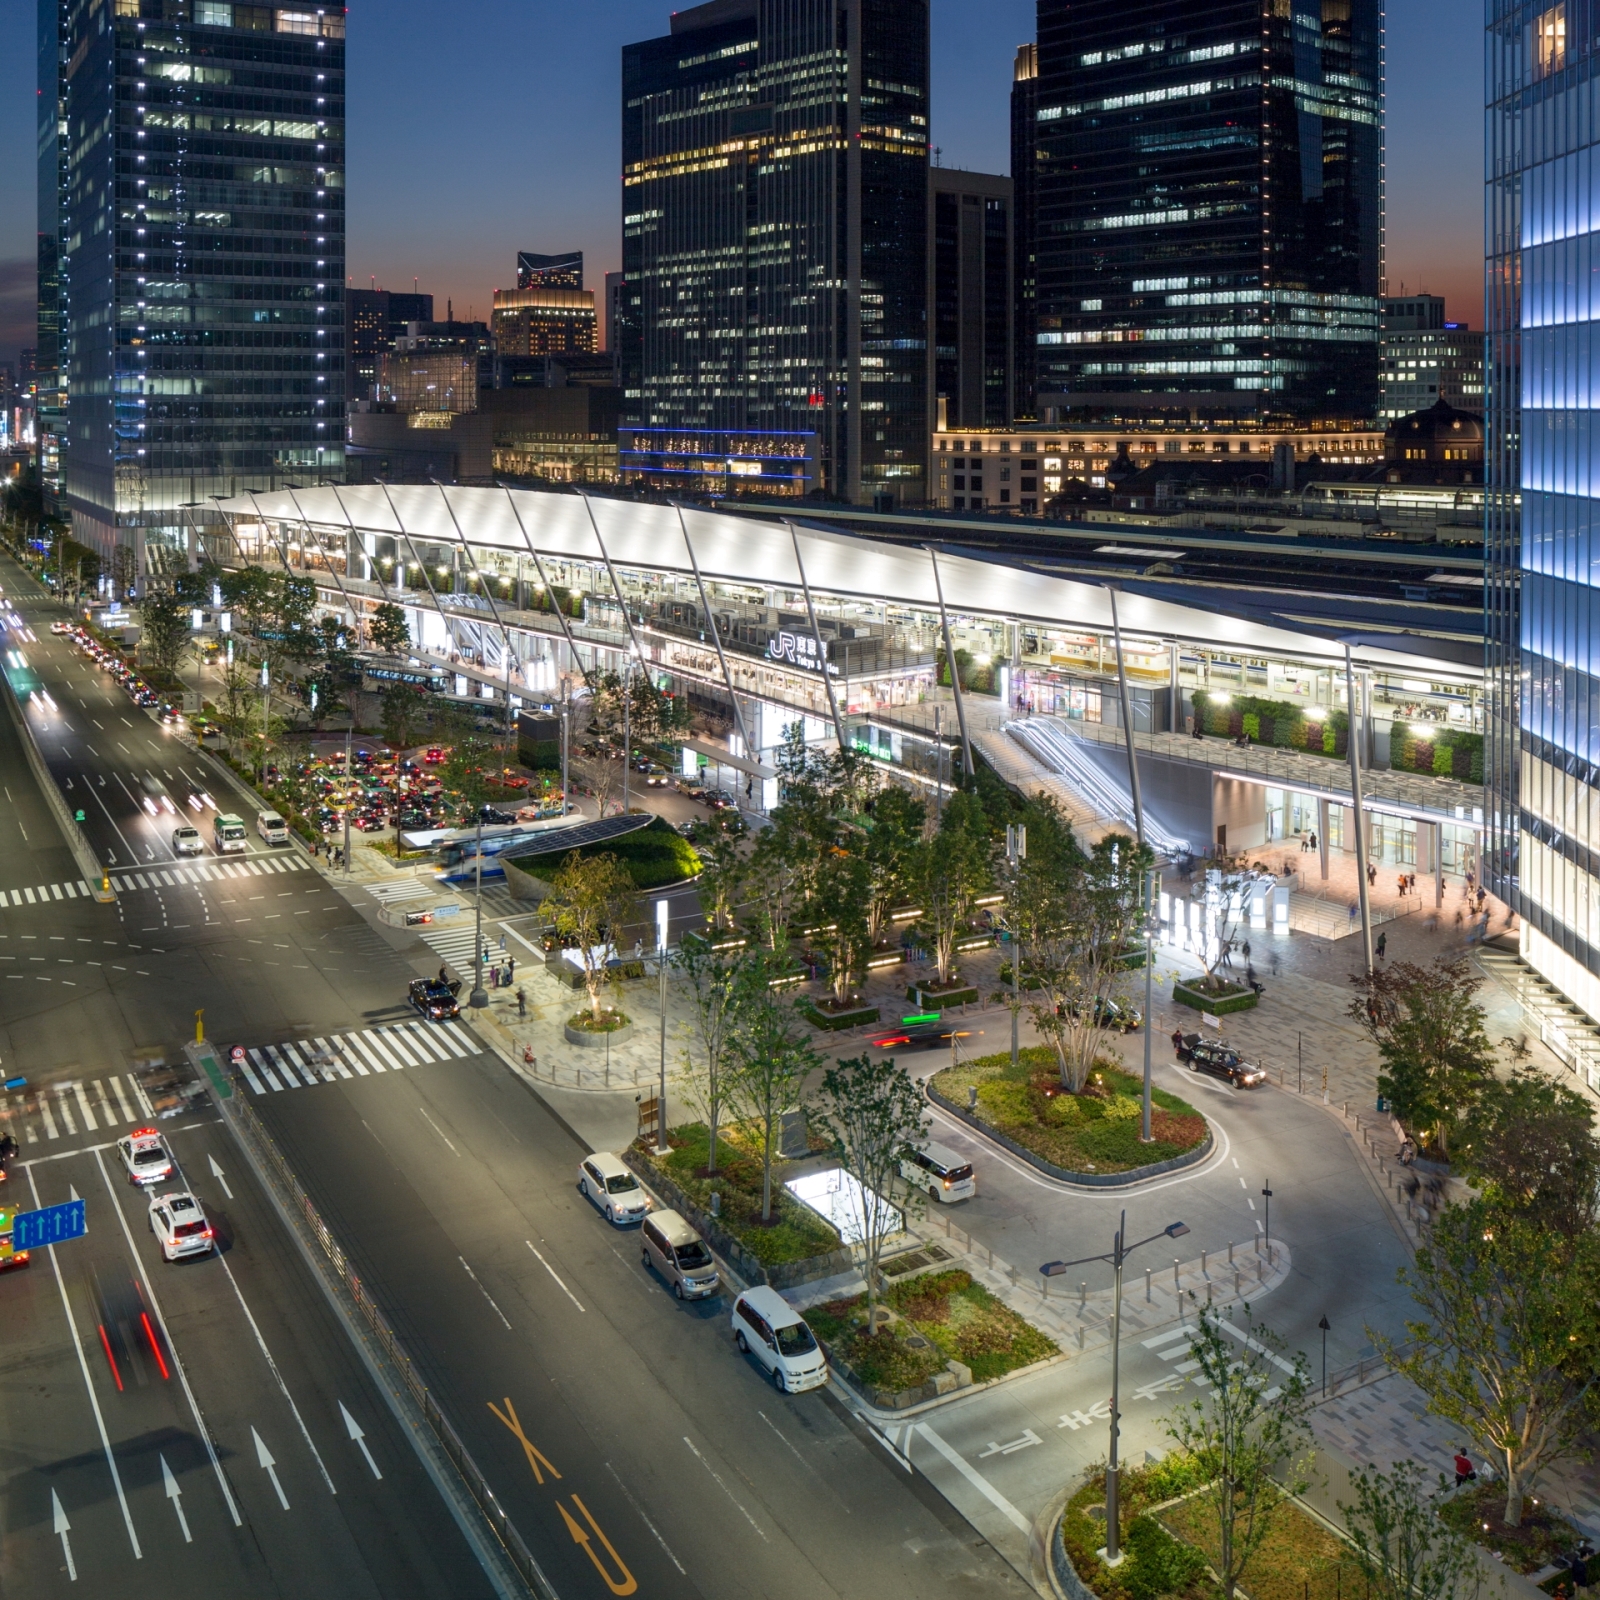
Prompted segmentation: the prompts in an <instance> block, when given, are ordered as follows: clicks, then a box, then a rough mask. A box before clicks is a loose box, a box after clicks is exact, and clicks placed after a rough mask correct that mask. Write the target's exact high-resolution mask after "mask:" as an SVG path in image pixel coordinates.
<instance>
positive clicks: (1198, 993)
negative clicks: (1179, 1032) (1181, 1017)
mask: <svg viewBox="0 0 1600 1600" xmlns="http://www.w3.org/2000/svg"><path fill="white" fill-rule="evenodd" d="M1172 998H1173V999H1174V1000H1176V1001H1177V1003H1178V1004H1179V1005H1180V1006H1193V1007H1194V1009H1195V1010H1196V1011H1209V1012H1210V1013H1211V1014H1212V1016H1214V1017H1223V1016H1226V1015H1227V1014H1228V1013H1229V1012H1230V1011H1253V1010H1255V1008H1256V1005H1257V1003H1258V1000H1259V998H1260V997H1259V996H1258V995H1257V994H1256V992H1255V990H1254V989H1236V988H1234V987H1233V985H1232V984H1229V985H1227V986H1226V987H1224V988H1221V989H1218V990H1215V991H1213V990H1211V989H1208V988H1206V986H1205V984H1204V981H1203V980H1197V981H1196V982H1194V983H1181V982H1175V983H1174V984H1173V985H1172Z"/></svg>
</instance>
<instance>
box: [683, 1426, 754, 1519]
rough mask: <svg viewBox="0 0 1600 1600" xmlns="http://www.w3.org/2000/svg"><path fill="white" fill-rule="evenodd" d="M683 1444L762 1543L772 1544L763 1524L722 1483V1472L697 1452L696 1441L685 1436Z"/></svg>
mask: <svg viewBox="0 0 1600 1600" xmlns="http://www.w3.org/2000/svg"><path fill="white" fill-rule="evenodd" d="M683 1442H684V1443H685V1444H686V1445H688V1447H689V1448H690V1449H691V1450H694V1458H695V1460H696V1461H698V1462H699V1463H700V1465H701V1466H702V1467H704V1468H705V1469H706V1471H707V1472H709V1473H710V1474H711V1476H712V1477H713V1478H715V1479H716V1480H717V1487H718V1488H719V1489H721V1490H722V1492H723V1493H724V1494H725V1495H727V1497H728V1498H729V1499H730V1500H731V1501H733V1503H734V1504H735V1505H736V1506H738V1507H739V1515H740V1516H742V1517H743V1518H744V1520H745V1521H746V1522H748V1523H749V1524H750V1526H751V1527H752V1528H754V1529H755V1530H756V1532H757V1533H758V1534H760V1535H761V1542H762V1543H763V1544H771V1543H772V1541H771V1540H770V1539H769V1538H767V1536H766V1534H765V1532H763V1530H762V1527H761V1524H760V1523H759V1522H757V1521H756V1519H755V1518H754V1517H752V1516H751V1515H750V1513H749V1512H748V1511H746V1510H745V1508H744V1506H743V1505H742V1504H741V1503H740V1500H739V1497H738V1496H737V1495H736V1494H734V1492H733V1490H732V1489H730V1488H729V1487H728V1486H727V1484H726V1483H724V1482H723V1481H722V1474H721V1473H720V1472H718V1471H717V1469H716V1468H715V1467H714V1466H712V1465H711V1463H710V1462H709V1461H707V1460H706V1458H705V1457H704V1456H703V1455H701V1454H700V1452H699V1451H698V1450H695V1445H694V1440H693V1439H691V1438H690V1437H689V1435H688V1434H684V1436H683Z"/></svg>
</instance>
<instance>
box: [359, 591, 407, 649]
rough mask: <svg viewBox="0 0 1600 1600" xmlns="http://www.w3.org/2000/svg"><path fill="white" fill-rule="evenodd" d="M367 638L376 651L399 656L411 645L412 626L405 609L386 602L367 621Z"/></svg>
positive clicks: (389, 601)
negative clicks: (407, 619)
mask: <svg viewBox="0 0 1600 1600" xmlns="http://www.w3.org/2000/svg"><path fill="white" fill-rule="evenodd" d="M367 638H368V639H370V640H371V641H372V645H373V648H374V649H376V650H382V651H383V652H384V653H385V654H386V655H391V656H396V655H399V654H400V652H401V651H402V650H404V649H405V648H406V646H407V645H409V644H410V643H411V624H410V623H409V622H407V621H406V614H405V610H404V608H403V607H401V606H397V605H395V604H394V602H393V601H391V600H385V601H384V602H383V603H382V604H381V605H380V606H379V607H378V609H377V610H376V611H374V612H373V613H372V615H371V616H370V617H369V618H368V619H367Z"/></svg>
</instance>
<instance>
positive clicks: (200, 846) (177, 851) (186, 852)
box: [172, 827, 206, 856]
mask: <svg viewBox="0 0 1600 1600" xmlns="http://www.w3.org/2000/svg"><path fill="white" fill-rule="evenodd" d="M172 853H173V854H174V855H175V856H203V855H204V854H205V853H206V842H205V840H204V839H202V838H201V837H200V830H199V829H198V828H190V827H182V828H174V829H173V830H172Z"/></svg>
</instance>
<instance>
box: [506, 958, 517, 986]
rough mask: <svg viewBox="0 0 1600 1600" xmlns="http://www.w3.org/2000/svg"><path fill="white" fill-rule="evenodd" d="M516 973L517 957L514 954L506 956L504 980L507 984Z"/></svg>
mask: <svg viewBox="0 0 1600 1600" xmlns="http://www.w3.org/2000/svg"><path fill="white" fill-rule="evenodd" d="M516 975H517V958H516V957H515V956H507V957H506V982H507V984H509V983H510V982H511V980H512V979H513V978H514V977H515V976H516Z"/></svg>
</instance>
